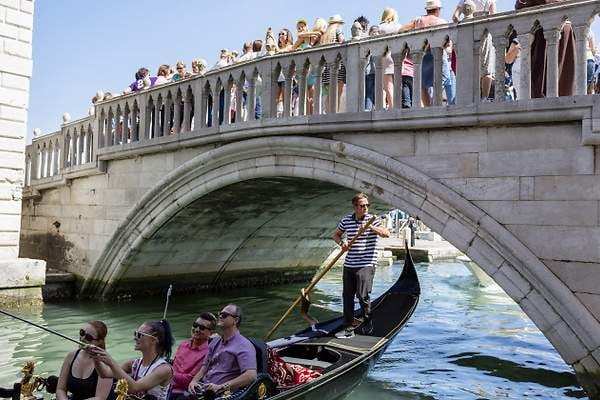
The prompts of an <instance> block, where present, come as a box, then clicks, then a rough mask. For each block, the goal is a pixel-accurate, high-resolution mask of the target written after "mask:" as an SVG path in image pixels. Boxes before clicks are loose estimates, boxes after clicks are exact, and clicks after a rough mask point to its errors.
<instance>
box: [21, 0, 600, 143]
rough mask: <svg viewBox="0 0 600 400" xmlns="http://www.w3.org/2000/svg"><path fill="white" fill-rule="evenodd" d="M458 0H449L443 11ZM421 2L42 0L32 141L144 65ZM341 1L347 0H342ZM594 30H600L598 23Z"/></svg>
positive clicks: (403, 17) (506, 4)
mask: <svg viewBox="0 0 600 400" xmlns="http://www.w3.org/2000/svg"><path fill="white" fill-rule="evenodd" d="M456 2H458V0H452V1H451V2H450V1H444V2H443V3H444V8H443V17H444V18H446V19H448V20H450V16H451V14H452V11H453V10H454V7H455V6H456ZM424 3H425V2H424V1H421V0H419V1H415V0H410V1H406V0H402V1H400V0H396V1H389V0H370V1H367V2H365V1H351V2H349V1H348V2H341V1H339V0H337V1H334V0H301V1H294V2H293V1H289V0H287V1H282V0H279V1H274V0H252V1H251V0H218V1H206V0H172V1H155V0H146V1H143V2H142V1H132V0H119V1H117V0H102V1H96V0H37V1H36V2H35V14H34V34H33V77H32V81H31V92H30V94H31V97H30V108H29V119H28V129H27V131H28V140H29V141H30V140H31V136H32V130H33V128H41V129H42V132H43V133H49V132H54V131H55V130H58V128H59V126H60V123H61V121H62V119H61V118H62V114H63V113H64V112H69V113H70V114H71V117H72V118H79V117H83V116H85V115H87V109H88V107H89V105H90V100H91V98H92V96H93V95H94V94H95V93H96V91H97V90H98V89H103V90H104V91H110V92H112V93H121V91H122V90H123V88H124V87H125V86H127V85H128V84H129V83H131V81H132V80H133V75H134V73H135V71H136V70H137V69H138V68H139V67H140V66H145V67H147V68H148V69H150V71H151V74H153V75H154V74H156V70H157V68H158V66H159V65H160V64H162V63H166V64H170V65H172V66H174V64H175V63H176V61H177V60H183V61H184V62H185V63H186V64H187V66H188V69H190V70H191V65H190V64H191V59H192V58H196V57H201V58H205V59H206V60H208V62H209V65H210V66H212V64H214V62H216V60H217V55H218V51H219V49H221V48H223V47H227V48H229V49H237V50H238V51H240V53H241V47H242V43H243V42H244V41H247V40H253V39H263V38H264V34H265V31H266V29H267V28H268V27H269V26H271V27H273V30H279V29H281V28H286V27H287V28H288V29H290V30H292V32H295V21H296V20H298V19H299V18H304V19H306V20H308V21H310V22H309V23H311V24H312V21H313V20H314V18H315V17H317V16H322V17H324V18H327V17H329V16H331V15H333V14H341V15H342V17H343V18H344V19H345V21H346V26H345V31H346V36H347V37H348V38H349V37H350V24H349V22H352V21H353V20H354V19H355V18H356V17H357V16H359V15H365V16H366V17H367V18H368V19H369V21H371V23H377V22H378V21H379V18H380V16H381V12H382V10H383V8H384V7H385V6H391V7H394V8H396V9H397V10H398V12H399V16H400V22H401V23H405V22H408V21H409V20H410V19H412V18H413V17H415V16H417V15H420V14H422V12H423V6H424ZM342 4H343V5H342ZM513 6H514V0H497V7H498V10H499V11H507V10H511V9H513ZM595 31H596V37H600V35H598V30H597V29H595Z"/></svg>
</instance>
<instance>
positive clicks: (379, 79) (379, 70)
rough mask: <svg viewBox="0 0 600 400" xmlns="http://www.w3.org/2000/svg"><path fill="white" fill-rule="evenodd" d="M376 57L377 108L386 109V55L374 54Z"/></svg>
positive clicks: (378, 109) (379, 109)
mask: <svg viewBox="0 0 600 400" xmlns="http://www.w3.org/2000/svg"><path fill="white" fill-rule="evenodd" d="M374 58H375V110H377V111H381V110H385V95H384V92H383V75H384V73H383V72H384V71H383V58H384V56H374Z"/></svg>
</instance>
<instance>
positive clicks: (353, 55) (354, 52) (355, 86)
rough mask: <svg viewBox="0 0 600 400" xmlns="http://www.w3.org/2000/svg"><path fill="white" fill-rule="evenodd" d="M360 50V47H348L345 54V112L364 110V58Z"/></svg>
mask: <svg viewBox="0 0 600 400" xmlns="http://www.w3.org/2000/svg"><path fill="white" fill-rule="evenodd" d="M360 50H361V49H360V46H350V47H348V49H347V52H346V64H345V67H346V112H361V111H364V110H365V67H366V58H363V57H361V53H360Z"/></svg>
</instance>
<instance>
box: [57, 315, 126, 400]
mask: <svg viewBox="0 0 600 400" xmlns="http://www.w3.org/2000/svg"><path fill="white" fill-rule="evenodd" d="M107 333H108V329H107V328H106V325H105V324H104V322H102V321H90V322H88V324H87V325H86V326H85V327H83V328H82V329H80V330H79V337H80V340H81V341H82V342H84V343H89V344H91V345H94V346H98V347H99V348H102V349H104V347H105V342H104V341H105V339H106V334H107ZM111 386H112V379H104V378H100V377H98V374H97V373H96V370H95V368H94V360H93V359H92V357H90V355H89V354H88V353H87V352H85V351H81V349H77V350H75V351H72V352H70V353H69V354H68V355H67V356H66V357H65V360H64V362H63V365H62V369H61V370H60V377H59V378H58V385H57V386H56V399H57V400H67V399H72V400H84V399H90V400H105V399H106V398H108V397H109V396H110V397H111V398H114V396H111V393H112V391H111Z"/></svg>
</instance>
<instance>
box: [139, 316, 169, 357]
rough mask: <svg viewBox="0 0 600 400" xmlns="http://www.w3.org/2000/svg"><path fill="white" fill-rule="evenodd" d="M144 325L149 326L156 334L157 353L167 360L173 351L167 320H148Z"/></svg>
mask: <svg viewBox="0 0 600 400" xmlns="http://www.w3.org/2000/svg"><path fill="white" fill-rule="evenodd" d="M145 325H147V326H148V327H150V329H151V330H152V332H153V333H154V334H155V335H156V339H157V340H158V352H159V354H160V355H161V356H162V357H165V358H166V359H167V360H169V359H170V358H171V353H172V351H173V344H174V343H175V338H173V333H172V331H171V324H169V321H167V320H166V319H161V320H160V321H148V322H146V323H145Z"/></svg>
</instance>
